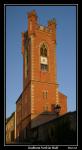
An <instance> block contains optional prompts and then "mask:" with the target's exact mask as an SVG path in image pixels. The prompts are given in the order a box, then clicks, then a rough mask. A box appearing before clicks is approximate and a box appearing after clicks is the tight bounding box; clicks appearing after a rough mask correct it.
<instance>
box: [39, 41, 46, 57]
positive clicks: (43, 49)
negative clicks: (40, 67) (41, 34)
mask: <svg viewBox="0 0 82 150" xmlns="http://www.w3.org/2000/svg"><path fill="white" fill-rule="evenodd" d="M40 56H43V57H47V48H46V46H45V44H44V43H43V45H42V46H41V48H40Z"/></svg>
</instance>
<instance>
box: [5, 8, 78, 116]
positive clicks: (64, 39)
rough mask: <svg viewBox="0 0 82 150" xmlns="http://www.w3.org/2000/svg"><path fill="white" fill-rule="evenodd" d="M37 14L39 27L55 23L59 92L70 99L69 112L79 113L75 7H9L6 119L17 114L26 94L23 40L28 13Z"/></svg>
mask: <svg viewBox="0 0 82 150" xmlns="http://www.w3.org/2000/svg"><path fill="white" fill-rule="evenodd" d="M32 10H35V11H36V12H37V15H38V22H39V24H40V25H44V26H47V23H48V20H49V19H53V18H55V19H56V23H57V31H56V34H57V36H56V41H57V46H56V57H57V81H58V83H59V91H61V92H62V93H64V94H65V95H66V96H67V111H68V112H69V111H75V110H76V7H75V6H26V5H25V6H21V5H20V6H6V9H5V11H6V16H5V19H6V22H5V31H6V32H5V36H6V43H5V45H6V117H9V116H10V115H11V113H12V112H13V111H15V110H16V100H17V99H18V97H19V96H20V94H21V92H22V90H23V58H22V53H21V48H22V42H21V41H22V36H21V33H22V32H24V31H26V30H27V28H28V26H27V23H28V19H27V13H28V12H30V11H32Z"/></svg>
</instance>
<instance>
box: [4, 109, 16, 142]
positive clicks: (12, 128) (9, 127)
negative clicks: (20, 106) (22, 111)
mask: <svg viewBox="0 0 82 150" xmlns="http://www.w3.org/2000/svg"><path fill="white" fill-rule="evenodd" d="M15 140H16V112H13V113H12V115H11V116H10V117H9V118H8V119H7V120H6V144H13V143H15Z"/></svg>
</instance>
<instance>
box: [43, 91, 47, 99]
mask: <svg viewBox="0 0 82 150" xmlns="http://www.w3.org/2000/svg"><path fill="white" fill-rule="evenodd" d="M47 97H48V91H43V98H44V99H47Z"/></svg>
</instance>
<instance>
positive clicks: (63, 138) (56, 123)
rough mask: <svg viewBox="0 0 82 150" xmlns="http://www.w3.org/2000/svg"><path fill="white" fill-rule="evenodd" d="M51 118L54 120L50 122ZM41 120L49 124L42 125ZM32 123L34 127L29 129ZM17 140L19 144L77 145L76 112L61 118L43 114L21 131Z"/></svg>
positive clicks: (47, 113)
mask: <svg viewBox="0 0 82 150" xmlns="http://www.w3.org/2000/svg"><path fill="white" fill-rule="evenodd" d="M49 115H51V116H49ZM49 117H51V118H52V119H51V120H49V121H48V118H49ZM41 118H42V119H43V118H44V119H43V120H46V119H47V122H45V121H44V123H43V122H42V124H41V121H42V120H41ZM35 122H36V126H35ZM31 123H32V125H33V123H34V127H33V126H32V128H29V127H31ZM17 139H18V140H17V141H16V143H18V144H28V145H29V144H42V145H43V144H44V145H47V144H48V145H77V131H76V112H69V113H67V114H65V115H63V116H59V117H57V116H54V114H49V112H46V113H42V114H40V115H39V116H37V117H36V118H34V119H33V120H32V121H31V122H30V124H29V126H27V127H26V128H24V129H23V130H22V131H21V134H20V136H19V137H18V138H17Z"/></svg>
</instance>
